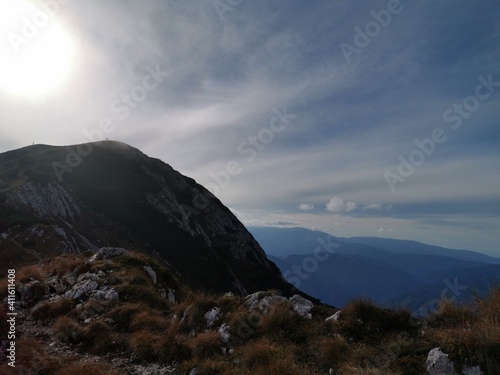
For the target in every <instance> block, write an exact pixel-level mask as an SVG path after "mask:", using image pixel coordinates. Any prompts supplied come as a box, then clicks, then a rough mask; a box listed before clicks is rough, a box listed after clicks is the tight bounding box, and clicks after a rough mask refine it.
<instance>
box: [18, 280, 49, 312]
mask: <svg viewBox="0 0 500 375" xmlns="http://www.w3.org/2000/svg"><path fill="white" fill-rule="evenodd" d="M17 292H18V293H19V295H20V300H21V302H24V303H25V304H26V305H28V306H32V305H34V304H35V303H36V302H37V301H38V300H40V298H41V297H43V296H45V295H47V294H49V287H48V286H47V285H46V284H44V283H41V282H40V281H38V280H33V281H30V282H29V283H27V284H25V285H21V286H20V287H19V288H17Z"/></svg>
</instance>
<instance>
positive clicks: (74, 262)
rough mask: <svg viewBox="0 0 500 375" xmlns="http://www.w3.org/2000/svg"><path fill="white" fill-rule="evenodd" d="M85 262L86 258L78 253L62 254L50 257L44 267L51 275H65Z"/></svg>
mask: <svg viewBox="0 0 500 375" xmlns="http://www.w3.org/2000/svg"><path fill="white" fill-rule="evenodd" d="M84 263H85V259H84V258H82V257H81V256H78V255H76V254H67V255H61V256H58V257H56V258H53V259H50V260H49V262H48V263H47V264H46V265H45V266H44V267H43V268H44V270H45V271H46V272H48V273H49V275H51V276H64V275H67V274H68V273H70V272H72V271H73V270H75V269H76V268H77V267H79V266H81V265H82V264H84Z"/></svg>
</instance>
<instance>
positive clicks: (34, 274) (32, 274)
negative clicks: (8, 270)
mask: <svg viewBox="0 0 500 375" xmlns="http://www.w3.org/2000/svg"><path fill="white" fill-rule="evenodd" d="M16 279H17V281H19V282H21V283H23V284H26V283H28V282H30V281H32V280H38V281H40V282H43V281H44V280H45V274H44V271H43V268H42V266H39V265H30V266H24V267H22V268H21V269H20V270H19V271H17V272H16Z"/></svg>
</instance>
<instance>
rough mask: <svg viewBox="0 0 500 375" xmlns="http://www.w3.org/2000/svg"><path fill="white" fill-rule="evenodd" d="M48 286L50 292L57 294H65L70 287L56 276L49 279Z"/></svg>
mask: <svg viewBox="0 0 500 375" xmlns="http://www.w3.org/2000/svg"><path fill="white" fill-rule="evenodd" d="M46 284H47V285H48V286H49V288H50V291H51V292H53V293H56V294H63V293H64V292H65V291H66V289H68V285H67V284H66V283H65V282H64V281H63V280H61V279H59V278H58V277H56V276H54V277H51V278H50V279H48V280H47V282H46Z"/></svg>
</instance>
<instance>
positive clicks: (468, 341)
mask: <svg viewBox="0 0 500 375" xmlns="http://www.w3.org/2000/svg"><path fill="white" fill-rule="evenodd" d="M9 284H10V286H9ZM13 285H15V287H14V286H13ZM14 288H15V293H14V292H10V294H9V291H11V290H14ZM0 291H1V295H0V298H1V300H2V301H3V302H2V304H1V307H0V338H1V340H2V341H1V342H2V345H3V348H2V349H3V350H2V351H6V355H5V356H2V357H1V358H0V363H1V365H0V373H2V374H6V375H9V374H53V375H65V374H72V375H78V374H82V375H84V374H92V375H101V374H102V375H104V374H111V375H113V374H141V375H142V374H150V375H153V374H190V375H195V374H197V375H204V374H207V375H208V374H224V375H228V374H240V375H241V374H253V375H254V374H256V375H259V374H273V375H274V374H278V375H280V374H281V375H285V374H291V375H292V374H347V375H349V374H384V375H385V374H408V375H411V374H426V373H430V374H448V373H449V374H453V373H457V374H481V373H484V374H500V288H495V289H492V290H491V292H490V294H489V296H488V297H487V298H484V299H479V298H478V299H477V300H476V301H475V303H474V304H472V305H469V306H455V305H453V304H450V303H447V302H446V301H441V304H440V306H439V308H438V309H437V311H436V312H435V313H433V314H432V315H430V316H428V317H427V318H426V319H418V320H417V319H414V318H412V316H411V314H410V313H409V312H408V311H405V310H389V309H385V308H380V307H377V306H376V305H375V304H373V303H372V302H370V301H367V300H354V301H352V302H350V303H349V304H348V305H347V306H346V307H345V308H344V309H342V310H338V309H335V308H333V307H330V306H325V305H319V304H316V305H313V304H312V303H311V302H310V301H308V300H306V299H304V298H303V297H300V296H294V297H291V298H288V299H287V298H285V297H282V296H280V293H279V292H278V291H266V292H258V293H254V294H251V295H249V296H246V297H245V296H237V295H233V294H232V293H227V294H207V293H203V292H197V291H194V290H192V289H190V288H188V287H187V286H185V285H184V284H183V283H182V282H181V281H180V280H179V278H178V277H177V276H176V275H175V274H174V273H173V272H172V271H171V270H170V269H169V267H168V266H167V265H166V264H165V263H163V262H162V261H161V260H159V259H153V258H151V257H149V256H146V255H144V254H141V253H136V252H133V251H127V250H124V249H120V248H105V249H101V250H100V251H99V252H97V253H86V254H83V255H61V256H57V257H53V258H50V259H46V260H44V261H43V262H40V263H38V264H33V265H29V266H24V267H23V268H20V269H18V270H15V272H14V271H11V272H10V273H9V274H8V275H5V277H4V278H3V279H2V280H1V287H0ZM14 300H15V303H14ZM11 307H12V309H11V310H9V308H11ZM9 312H10V313H11V312H15V313H16V314H17V315H16V316H15V320H14V321H15V323H11V322H12V315H8V314H9ZM12 335H14V336H15V337H13V336H12ZM9 336H10V337H9ZM12 342H14V348H15V350H14V351H12V348H13V347H12ZM437 348H440V349H439V350H438V349H437ZM444 353H446V354H447V355H448V358H446V355H445V354H444ZM12 355H14V357H15V358H14V361H12V359H13V357H12ZM13 362H14V364H15V366H16V367H12V364H13ZM9 363H10V364H11V365H9ZM453 366H454V369H453ZM443 371H448V372H443Z"/></svg>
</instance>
